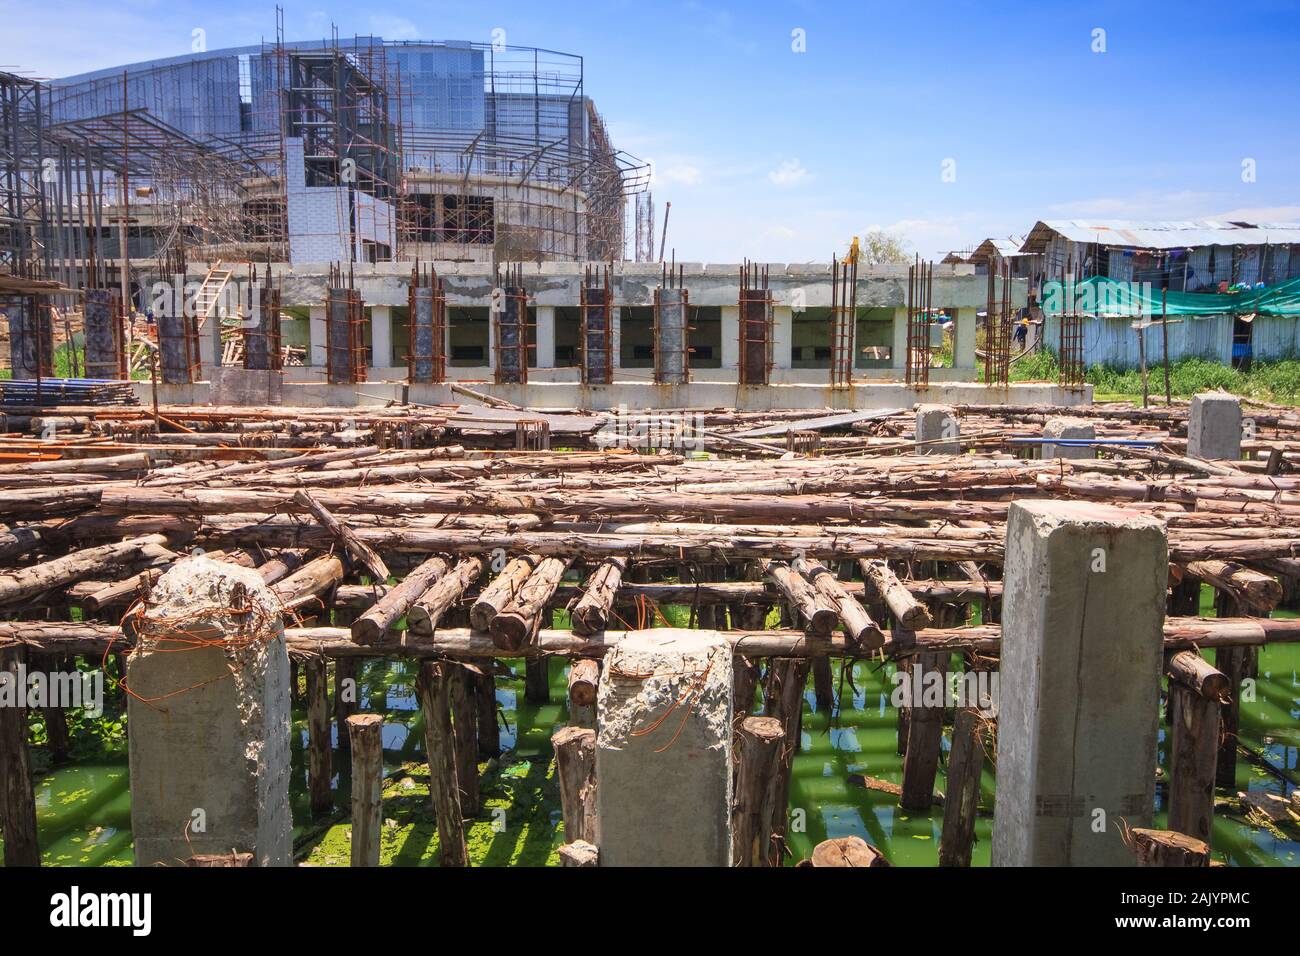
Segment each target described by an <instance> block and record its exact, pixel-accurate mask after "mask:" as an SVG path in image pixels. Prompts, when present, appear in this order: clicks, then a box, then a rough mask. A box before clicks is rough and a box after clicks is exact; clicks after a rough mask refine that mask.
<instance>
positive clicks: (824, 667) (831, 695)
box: [812, 657, 835, 715]
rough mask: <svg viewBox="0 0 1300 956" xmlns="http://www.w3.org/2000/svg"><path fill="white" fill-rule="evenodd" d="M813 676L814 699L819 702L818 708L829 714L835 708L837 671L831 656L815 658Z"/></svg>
mask: <svg viewBox="0 0 1300 956" xmlns="http://www.w3.org/2000/svg"><path fill="white" fill-rule="evenodd" d="M812 678H813V700H815V701H816V702H817V710H818V712H819V713H824V714H828V715H829V714H830V713H831V712H832V711H834V710H835V673H834V671H833V669H832V668H831V659H830V658H829V657H814V658H813V660H812Z"/></svg>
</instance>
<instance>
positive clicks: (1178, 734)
mask: <svg viewBox="0 0 1300 956" xmlns="http://www.w3.org/2000/svg"><path fill="white" fill-rule="evenodd" d="M1183 653H1191V652H1187V651H1184V652H1183ZM1222 722H1223V710H1222V705H1221V704H1220V703H1219V699H1218V697H1217V696H1205V695H1203V694H1201V693H1198V692H1197V691H1196V690H1194V689H1193V688H1191V687H1188V686H1187V685H1185V684H1183V683H1181V682H1179V681H1176V680H1171V681H1170V682H1169V725H1170V731H1171V736H1172V740H1171V742H1170V748H1169V749H1170V753H1169V819H1168V827H1169V829H1170V830H1176V831H1177V832H1179V833H1185V834H1187V835H1188V836H1191V837H1195V838H1196V839H1198V840H1203V841H1205V844H1206V846H1207V847H1208V846H1209V845H1210V843H1211V842H1212V836H1213V832H1214V779H1215V765H1216V763H1217V761H1218V756H1219V734H1220V726H1221V724H1222Z"/></svg>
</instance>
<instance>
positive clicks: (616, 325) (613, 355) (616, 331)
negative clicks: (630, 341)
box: [609, 306, 623, 380]
mask: <svg viewBox="0 0 1300 956" xmlns="http://www.w3.org/2000/svg"><path fill="white" fill-rule="evenodd" d="M609 321H610V322H611V323H613V324H612V325H611V327H610V328H611V332H610V339H611V341H610V346H609V348H610V355H609V358H610V361H611V362H613V363H614V364H613V365H612V366H611V367H612V368H622V367H623V310H622V309H620V308H619V307H618V306H612V307H611V308H610V316H609ZM610 378H611V380H612V378H613V376H610Z"/></svg>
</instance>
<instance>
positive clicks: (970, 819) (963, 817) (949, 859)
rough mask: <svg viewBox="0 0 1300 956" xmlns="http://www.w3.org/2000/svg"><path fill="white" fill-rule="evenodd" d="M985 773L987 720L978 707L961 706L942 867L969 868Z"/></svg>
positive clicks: (947, 800) (951, 758)
mask: <svg viewBox="0 0 1300 956" xmlns="http://www.w3.org/2000/svg"><path fill="white" fill-rule="evenodd" d="M983 772H984V717H983V715H982V714H981V713H980V711H979V709H978V708H976V707H958V708H957V715H956V719H955V720H954V722H953V728H952V749H951V751H950V752H949V754H948V792H947V794H946V795H945V797H944V804H943V833H942V835H941V837H940V839H939V865H940V866H970V860H971V849H972V847H973V846H974V843H975V814H976V811H977V810H978V809H979V802H980V777H981V775H982V774H983Z"/></svg>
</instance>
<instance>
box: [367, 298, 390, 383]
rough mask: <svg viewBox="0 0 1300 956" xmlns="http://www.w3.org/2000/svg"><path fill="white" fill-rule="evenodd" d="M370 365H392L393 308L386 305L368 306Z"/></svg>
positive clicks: (374, 366) (381, 366) (382, 366)
mask: <svg viewBox="0 0 1300 956" xmlns="http://www.w3.org/2000/svg"><path fill="white" fill-rule="evenodd" d="M370 367H371V368H392V367H393V310H392V308H390V307H389V306H386V305H373V306H371V307H370Z"/></svg>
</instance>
